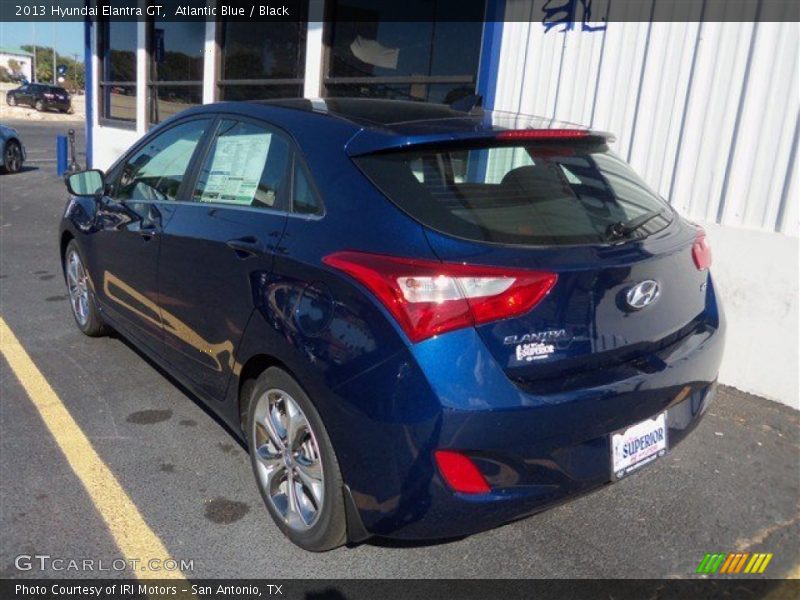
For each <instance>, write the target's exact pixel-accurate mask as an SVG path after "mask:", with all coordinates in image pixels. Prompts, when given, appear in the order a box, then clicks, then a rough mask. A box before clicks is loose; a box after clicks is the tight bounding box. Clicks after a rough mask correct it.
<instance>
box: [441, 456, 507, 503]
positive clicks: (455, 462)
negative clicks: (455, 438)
mask: <svg viewBox="0 0 800 600" xmlns="http://www.w3.org/2000/svg"><path fill="white" fill-rule="evenodd" d="M433 455H434V457H435V458H436V465H437V466H438V467H439V472H440V473H441V474H442V477H443V478H444V480H445V481H446V482H447V485H449V486H450V487H451V488H452V489H453V491H456V492H460V493H462V494H485V493H487V492H490V491H492V488H490V487H489V484H488V483H487V482H486V478H485V477H484V476H483V474H482V473H481V472H480V471H479V470H478V467H476V466H475V463H474V462H472V461H471V460H470V459H469V457H467V456H464V455H463V454H461V453H459V452H454V451H452V450H436V451H435V452H434V453H433Z"/></svg>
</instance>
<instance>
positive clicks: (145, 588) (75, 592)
mask: <svg viewBox="0 0 800 600" xmlns="http://www.w3.org/2000/svg"><path fill="white" fill-rule="evenodd" d="M190 588H191V590H190ZM282 588H283V585H276V584H272V583H267V584H264V585H262V586H256V585H223V584H219V585H217V586H207V585H195V584H192V585H191V586H189V585H186V586H183V587H179V586H177V585H146V584H143V583H114V584H111V585H64V584H58V583H56V584H53V585H51V586H46V585H25V584H22V583H18V584H16V585H15V586H14V592H15V595H16V596H19V595H20V594H22V595H24V596H45V595H47V594H50V595H52V596H89V597H91V596H97V597H98V598H101V597H107V596H112V597H113V596H115V595H117V594H119V595H133V594H139V595H143V594H144V595H146V596H176V595H177V594H178V592H180V593H181V594H186V593H188V592H189V591H191V593H192V594H193V595H195V596H200V595H212V594H215V595H218V596H233V597H234V598H238V597H241V596H251V597H258V596H262V595H264V596H283V589H282Z"/></svg>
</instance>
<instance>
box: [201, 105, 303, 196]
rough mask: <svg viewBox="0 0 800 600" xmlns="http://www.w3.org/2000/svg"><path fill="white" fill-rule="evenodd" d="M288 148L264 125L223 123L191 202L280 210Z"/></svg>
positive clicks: (283, 141)
mask: <svg viewBox="0 0 800 600" xmlns="http://www.w3.org/2000/svg"><path fill="white" fill-rule="evenodd" d="M290 159H291V146H290V145H289V141H288V140H287V139H286V137H285V136H284V135H283V134H281V133H279V132H277V131H275V130H273V129H270V128H268V127H266V126H261V125H256V124H253V123H249V122H246V121H235V120H228V119H225V120H223V121H222V122H221V123H220V125H219V127H218V128H217V131H216V134H215V135H214V139H213V141H212V142H211V148H210V149H209V152H208V154H207V156H206V159H205V161H204V163H203V166H202V168H201V169H200V173H199V174H198V177H197V183H196V184H195V189H194V193H193V195H192V198H193V200H194V201H195V202H201V203H211V204H231V205H235V206H249V207H260V208H269V209H274V210H278V209H283V207H285V206H286V196H287V193H288V172H289V164H290Z"/></svg>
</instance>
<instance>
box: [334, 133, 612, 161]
mask: <svg viewBox="0 0 800 600" xmlns="http://www.w3.org/2000/svg"><path fill="white" fill-rule="evenodd" d="M488 140H495V141H497V142H500V143H506V144H509V143H511V144H513V143H518V144H525V143H532V144H533V143H537V142H568V143H580V142H582V141H586V142H598V143H602V142H605V143H610V142H613V141H615V138H614V136H613V134H610V133H605V132H602V131H594V130H591V129H578V128H575V129H500V130H497V129H494V130H492V129H478V130H472V131H459V132H441V133H423V134H416V135H411V134H387V133H383V132H373V131H369V130H363V129H362V130H361V131H360V132H358V133H357V134H356V135H355V136H353V137H352V138H351V139H350V141H349V142H348V143H347V144H346V146H345V151H346V152H347V154H348V155H350V156H361V155H364V154H374V153H377V152H391V151H397V150H402V149H407V148H411V147H425V146H434V145H436V146H439V145H458V144H464V143H469V142H480V141H488Z"/></svg>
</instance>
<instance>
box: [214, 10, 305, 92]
mask: <svg viewBox="0 0 800 600" xmlns="http://www.w3.org/2000/svg"><path fill="white" fill-rule="evenodd" d="M305 20H306V19H305V18H300V19H299V20H298V21H297V22H292V23H282V22H281V23H278V22H275V23H246V22H238V21H237V22H233V21H226V22H224V23H219V25H218V31H219V47H220V81H219V97H220V100H252V99H269V98H297V97H300V96H302V95H303V76H304V73H305V60H306V31H307V24H306V23H305Z"/></svg>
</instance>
